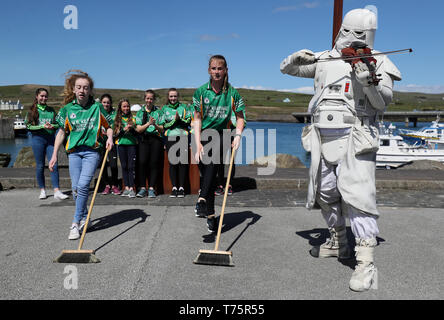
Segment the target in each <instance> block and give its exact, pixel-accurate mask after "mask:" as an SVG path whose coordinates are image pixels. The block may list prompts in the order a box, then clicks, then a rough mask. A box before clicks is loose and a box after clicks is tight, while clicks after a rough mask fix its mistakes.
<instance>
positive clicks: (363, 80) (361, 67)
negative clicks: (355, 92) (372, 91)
mask: <svg viewBox="0 0 444 320" xmlns="http://www.w3.org/2000/svg"><path fill="white" fill-rule="evenodd" d="M353 70H354V71H355V75H356V80H358V82H359V83H360V84H361V85H362V86H363V87H368V86H369V85H370V70H369V69H368V67H367V65H366V64H365V63H364V62H362V61H359V62H357V63H355V64H354V65H353Z"/></svg>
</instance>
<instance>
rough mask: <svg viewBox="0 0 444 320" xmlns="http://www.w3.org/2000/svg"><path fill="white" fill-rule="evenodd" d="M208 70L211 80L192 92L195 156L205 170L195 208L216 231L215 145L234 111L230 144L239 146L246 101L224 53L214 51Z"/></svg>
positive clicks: (212, 230) (217, 158) (217, 160)
mask: <svg viewBox="0 0 444 320" xmlns="http://www.w3.org/2000/svg"><path fill="white" fill-rule="evenodd" d="M208 74H209V75H210V81H209V82H208V83H206V84H204V85H203V86H201V87H200V88H198V89H197V90H196V91H195V92H194V95H193V107H194V125H193V129H194V138H195V139H194V140H195V143H196V153H195V160H196V162H197V163H198V164H199V166H200V169H201V173H202V180H201V181H202V183H201V191H200V194H199V198H198V202H197V204H196V210H195V211H196V215H197V216H199V217H207V226H208V231H209V232H215V231H216V218H215V211H214V191H215V188H216V179H215V178H216V172H217V169H218V166H219V165H223V164H221V163H220V157H216V156H214V155H213V154H214V153H215V151H216V149H218V150H221V144H222V143H223V141H224V139H223V131H224V130H225V129H227V128H229V121H230V118H231V115H232V114H233V113H234V114H235V116H236V130H235V137H234V139H233V142H232V144H231V147H232V148H233V150H237V149H238V148H239V144H240V139H241V136H242V131H243V129H244V119H245V116H244V111H245V104H244V102H243V99H242V97H241V96H240V94H239V92H238V91H237V90H236V89H234V88H233V87H232V86H231V85H230V83H229V82H228V65H227V61H226V59H225V58H224V57H223V56H221V55H215V56H212V57H211V58H210V61H209V65H208ZM207 130H211V132H207ZM204 133H205V136H207V133H208V135H209V137H211V140H210V139H208V140H207V141H201V136H202V135H204ZM228 135H231V130H229V131H228ZM213 139H216V140H217V139H219V143H220V145H218V146H215V147H213V148H212V149H209V150H207V148H204V146H205V145H206V144H208V145H210V146H211V145H212V144H213V143H211V144H210V143H209V142H210V141H212V140H213ZM207 153H208V154H207ZM216 153H217V152H216Z"/></svg>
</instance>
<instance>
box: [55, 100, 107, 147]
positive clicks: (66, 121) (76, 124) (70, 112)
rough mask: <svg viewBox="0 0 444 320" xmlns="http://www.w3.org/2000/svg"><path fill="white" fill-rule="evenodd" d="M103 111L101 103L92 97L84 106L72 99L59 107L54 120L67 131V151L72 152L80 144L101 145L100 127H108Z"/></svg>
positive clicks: (87, 145)
mask: <svg viewBox="0 0 444 320" xmlns="http://www.w3.org/2000/svg"><path fill="white" fill-rule="evenodd" d="M104 112H105V108H103V106H102V104H101V103H99V102H95V101H94V100H92V99H90V101H89V102H88V103H87V105H86V106H85V107H83V106H81V105H79V104H77V101H76V100H74V101H72V102H71V103H68V104H67V105H66V106H64V107H63V108H62V109H60V111H59V113H58V114H57V117H56V121H57V123H58V124H59V126H60V127H61V128H64V129H65V131H67V132H69V136H68V141H67V143H66V147H65V148H66V150H67V151H68V152H73V151H75V148H76V147H80V146H86V147H90V148H93V149H99V148H100V147H101V140H102V139H101V136H102V127H104V128H105V129H108V128H109V123H108V121H107V120H106V118H105V114H104ZM102 141H103V140H102Z"/></svg>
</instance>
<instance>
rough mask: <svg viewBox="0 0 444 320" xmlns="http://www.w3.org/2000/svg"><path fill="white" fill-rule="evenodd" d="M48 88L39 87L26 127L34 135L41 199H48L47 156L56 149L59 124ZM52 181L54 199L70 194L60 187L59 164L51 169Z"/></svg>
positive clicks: (33, 145) (62, 198)
mask: <svg viewBox="0 0 444 320" xmlns="http://www.w3.org/2000/svg"><path fill="white" fill-rule="evenodd" d="M47 101H48V90H46V89H45V88H39V89H37V91H36V92H35V99H34V103H33V105H32V106H31V108H30V109H29V112H28V115H27V116H26V127H27V128H28V130H29V131H30V132H31V136H32V138H31V139H32V140H31V141H32V142H31V146H32V152H33V153H34V158H35V162H36V178H37V183H38V185H39V188H40V196H39V198H40V199H46V198H47V196H46V190H45V175H44V169H45V158H46V157H47V158H48V161H49V160H50V159H51V158H50V157H51V156H52V152H53V151H54V141H55V132H56V130H57V129H58V128H59V125H58V124H57V123H56V121H55V116H56V112H55V111H54V109H53V108H52V107H50V106H48V105H46V102H47ZM51 182H52V187H53V188H54V199H57V200H64V199H67V198H68V196H67V195H66V194H63V193H62V192H61V191H60V189H59V170H58V167H57V164H55V165H54V170H53V171H51Z"/></svg>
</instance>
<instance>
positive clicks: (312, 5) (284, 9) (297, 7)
mask: <svg viewBox="0 0 444 320" xmlns="http://www.w3.org/2000/svg"><path fill="white" fill-rule="evenodd" d="M317 7H319V2H318V1H312V2H304V3H301V4H298V5H294V6H283V7H277V8H275V9H273V11H272V12H273V13H279V12H289V11H297V10H301V9H314V8H317Z"/></svg>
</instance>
